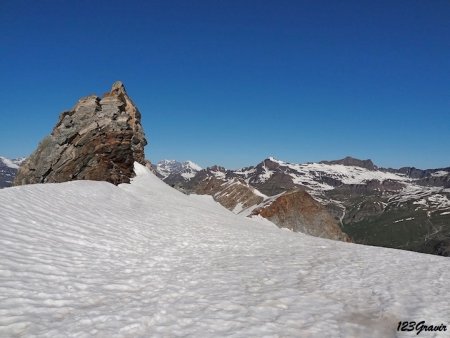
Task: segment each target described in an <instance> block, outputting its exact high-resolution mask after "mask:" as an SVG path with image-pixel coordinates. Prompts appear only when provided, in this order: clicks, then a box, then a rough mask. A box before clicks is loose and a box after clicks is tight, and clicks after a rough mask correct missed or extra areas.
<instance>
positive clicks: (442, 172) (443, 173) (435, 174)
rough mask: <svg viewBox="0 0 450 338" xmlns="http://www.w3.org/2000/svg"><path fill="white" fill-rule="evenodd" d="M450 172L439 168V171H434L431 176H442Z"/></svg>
mask: <svg viewBox="0 0 450 338" xmlns="http://www.w3.org/2000/svg"><path fill="white" fill-rule="evenodd" d="M448 174H449V172H448V171H444V170H439V171H436V172H434V173H432V174H431V176H433V177H442V176H447V175H448Z"/></svg>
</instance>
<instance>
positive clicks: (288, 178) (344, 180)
mask: <svg viewBox="0 0 450 338" xmlns="http://www.w3.org/2000/svg"><path fill="white" fill-rule="evenodd" d="M212 178H214V179H215V180H219V181H220V182H216V181H214V180H213V181H211V179H212ZM209 181H211V182H215V183H214V184H209V185H206V183H205V182H209ZM234 181H239V182H240V184H241V185H246V186H247V187H248V188H247V190H248V189H256V191H257V192H258V193H259V194H260V195H262V196H267V197H269V201H270V202H272V201H274V200H275V199H276V198H274V197H278V196H280V195H281V194H284V193H287V192H290V191H293V190H304V191H306V192H308V193H309V194H310V195H311V196H313V197H314V199H315V200H316V201H318V202H320V203H321V204H322V205H323V206H324V207H325V208H326V209H327V210H328V212H329V213H330V214H331V215H332V216H334V218H335V220H336V222H338V224H340V226H341V228H342V230H343V231H344V232H346V233H347V234H348V235H349V236H350V237H351V238H352V239H353V240H354V241H356V242H359V243H366V244H372V245H380V246H387V247H394V248H402V249H408V250H414V251H421V252H427V253H435V254H441V255H450V168H441V169H428V170H420V169H416V168H401V169H384V168H379V167H377V166H376V165H374V164H373V163H372V161H370V160H358V159H354V158H351V157H347V158H345V159H342V160H337V161H323V162H320V163H305V164H294V163H288V162H285V161H280V160H277V159H275V158H272V157H271V158H267V159H265V160H264V161H262V162H261V163H259V164H257V165H256V166H251V167H247V168H243V169H239V170H227V169H225V168H222V167H218V166H215V167H211V168H207V169H205V170H202V171H199V172H198V173H197V174H196V176H194V177H191V178H190V179H189V181H187V180H185V179H183V178H182V177H179V178H178V179H177V180H176V181H174V180H172V181H171V182H170V184H171V185H172V186H175V187H178V188H179V189H180V190H182V191H187V192H194V193H206V194H211V195H212V196H213V197H214V198H215V199H216V200H217V201H219V202H221V203H222V204H223V205H224V206H226V207H228V208H229V209H230V210H235V211H236V210H238V211H239V212H241V213H244V214H247V215H248V214H251V213H253V212H254V210H255V209H256V208H258V207H260V205H257V204H258V203H261V201H259V202H258V203H256V202H255V199H252V200H251V201H252V203H246V204H245V203H242V201H240V202H239V201H237V200H236V199H235V198H234V197H233V196H235V195H236V194H234V195H233V194H231V193H230V189H229V188H227V190H226V191H225V190H224V189H222V188H223V187H225V186H226V184H225V182H228V183H227V184H228V185H231V183H232V182H234ZM205 186H206V187H207V189H205ZM235 186H236V187H237V185H235ZM211 187H213V189H212V188H211ZM240 189H241V190H242V187H240ZM222 190H223V193H221V191H222ZM254 191H255V190H254ZM223 195H225V196H226V197H227V198H226V199H225V198H223V197H222V198H218V196H219V197H220V196H223ZM238 195H239V194H238ZM239 196H242V194H240V195H239ZM230 199H231V201H230ZM263 200H264V204H266V203H267V198H264V199H263ZM233 201H234V202H233ZM296 204H298V203H294V205H296ZM236 205H238V206H239V207H238V208H236ZM319 209H320V208H319ZM292 217H293V216H292ZM292 217H291V216H290V217H287V216H286V217H284V219H286V218H292ZM288 227H289V228H292V226H288Z"/></svg>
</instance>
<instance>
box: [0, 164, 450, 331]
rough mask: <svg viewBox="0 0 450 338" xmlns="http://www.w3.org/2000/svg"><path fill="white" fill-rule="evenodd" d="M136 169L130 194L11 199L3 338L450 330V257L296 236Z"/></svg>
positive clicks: (1, 245) (0, 288)
mask: <svg viewBox="0 0 450 338" xmlns="http://www.w3.org/2000/svg"><path fill="white" fill-rule="evenodd" d="M136 171H137V174H138V176H137V177H136V178H135V180H134V182H133V183H132V184H129V185H122V186H120V187H116V186H113V185H111V184H108V183H103V182H90V181H78V182H70V183H63V184H46V185H33V186H23V187H18V188H9V189H4V190H1V191H0V336H1V337H15V336H21V337H22V336H33V335H38V336H48V337H67V336H76V337H91V336H94V337H150V336H152V337H155V336H156V337H158V336H159V337H176V336H191V337H213V336H214V337H216V336H233V337H263V336H266V337H395V336H405V337H413V336H416V332H403V333H399V332H397V331H396V329H397V325H398V322H399V321H416V322H419V321H422V320H424V321H425V322H426V323H427V324H428V325H440V324H441V323H443V324H445V325H447V326H449V325H450V302H449V299H450V298H449V296H450V282H449V281H450V269H449V267H450V260H449V259H447V258H442V257H436V256H431V255H424V254H418V253H412V252H406V251H399V250H390V249H382V248H375V247H368V246H362V245H355V244H346V243H340V242H334V241H330V240H324V239H319V238H313V237H309V236H306V235H301V234H294V233H291V232H289V231H286V230H280V229H278V228H277V227H275V226H274V225H272V224H271V223H269V222H267V221H258V220H251V219H245V218H243V217H241V216H237V215H234V214H232V213H231V212H229V211H227V210H226V209H224V208H222V207H221V206H219V205H218V204H216V203H214V202H213V201H212V200H211V199H209V198H208V197H201V196H185V195H183V194H181V193H179V192H178V191H176V190H174V189H172V188H170V187H169V186H167V185H166V184H164V183H163V182H161V181H160V180H159V179H157V178H156V177H155V176H154V175H153V174H151V173H150V172H148V171H147V169H146V168H144V167H142V166H140V165H137V166H136ZM449 336H450V327H448V331H446V332H421V333H420V335H419V337H449Z"/></svg>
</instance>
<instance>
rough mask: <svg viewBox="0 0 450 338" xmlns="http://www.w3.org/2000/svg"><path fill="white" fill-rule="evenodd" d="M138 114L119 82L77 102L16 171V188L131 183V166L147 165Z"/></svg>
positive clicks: (144, 143)
mask: <svg viewBox="0 0 450 338" xmlns="http://www.w3.org/2000/svg"><path fill="white" fill-rule="evenodd" d="M146 144H147V141H146V139H145V134H144V130H143V128H142V125H141V114H140V112H139V110H138V108H137V107H136V106H135V105H134V103H133V101H132V100H131V99H130V97H129V96H128V95H127V93H126V91H125V87H124V85H123V84H122V82H120V81H117V82H115V83H114V84H113V86H112V89H111V91H110V92H109V93H107V94H105V95H104V96H103V98H100V97H98V96H95V95H91V96H87V97H84V98H82V99H80V100H79V101H78V103H77V104H76V105H75V107H74V108H73V109H71V110H69V111H65V112H63V113H62V114H61V116H60V117H59V120H58V123H57V124H56V126H55V127H54V129H53V131H52V133H51V134H50V135H49V136H47V137H45V138H44V139H43V140H42V141H41V143H40V144H39V146H38V148H37V149H36V150H35V151H34V153H33V154H32V155H31V156H30V157H29V158H28V159H27V160H26V161H25V163H24V164H23V165H22V166H21V167H20V169H19V171H18V173H17V176H16V178H15V181H14V185H23V184H33V183H59V182H66V181H72V180H95V181H107V182H110V183H113V184H116V185H117V184H120V183H129V182H130V178H131V177H133V175H134V172H133V163H134V162H135V161H136V162H139V163H141V164H143V165H145V164H146V163H145V155H144V146H145V145H146Z"/></svg>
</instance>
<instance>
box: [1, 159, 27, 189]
mask: <svg viewBox="0 0 450 338" xmlns="http://www.w3.org/2000/svg"><path fill="white" fill-rule="evenodd" d="M24 161H25V158H24V157H23V158H17V159H9V158H6V157H3V156H0V188H6V187H10V186H11V185H12V183H13V181H14V178H15V176H16V173H17V170H18V169H19V166H20V165H21V164H22V163H23V162H24Z"/></svg>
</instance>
